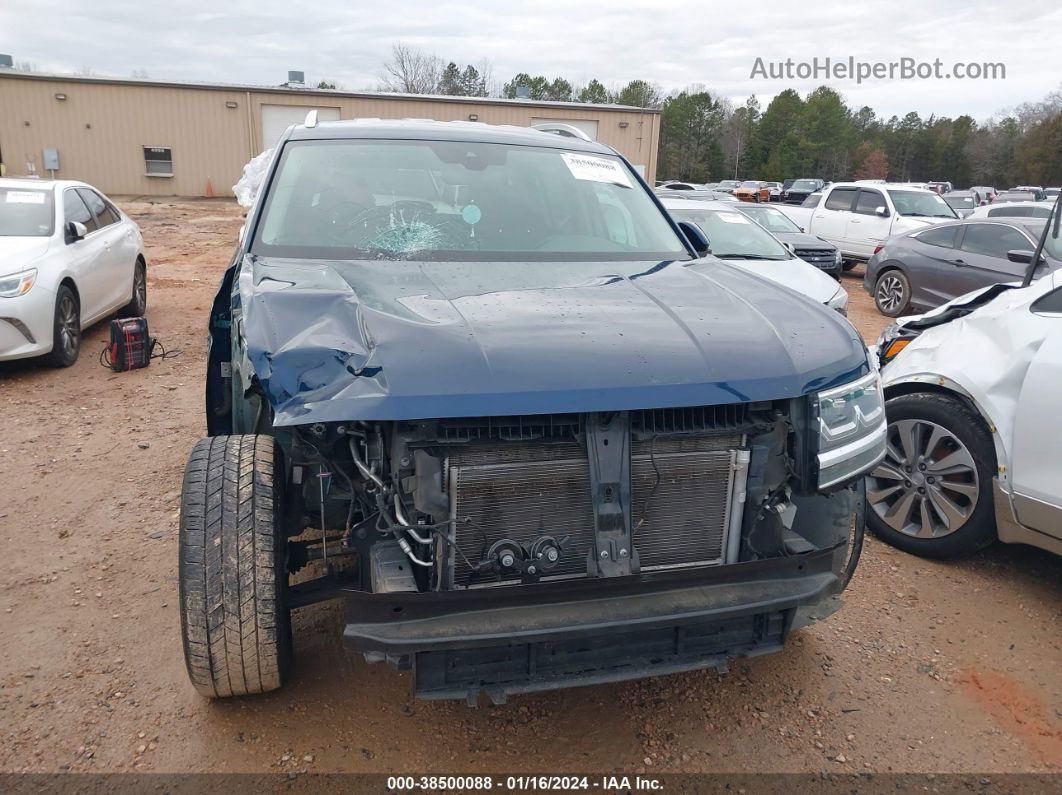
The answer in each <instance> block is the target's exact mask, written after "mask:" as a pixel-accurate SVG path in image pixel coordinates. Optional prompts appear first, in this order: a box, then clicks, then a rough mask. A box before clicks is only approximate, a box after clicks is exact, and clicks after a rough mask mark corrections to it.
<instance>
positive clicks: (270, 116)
mask: <svg viewBox="0 0 1062 795" xmlns="http://www.w3.org/2000/svg"><path fill="white" fill-rule="evenodd" d="M311 110H316V111H317V120H318V121H339V108H317V107H314V106H313V105H263V106H262V149H269V148H270V147H273V146H276V145H277V141H279V140H280V136H281V135H283V134H284V130H286V129H288V127H290V126H291V125H292V124H302V123H303V122H304V121H305V120H306V114H307V113H309V112H310V111H311Z"/></svg>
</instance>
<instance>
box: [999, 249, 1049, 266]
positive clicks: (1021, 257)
mask: <svg viewBox="0 0 1062 795" xmlns="http://www.w3.org/2000/svg"><path fill="white" fill-rule="evenodd" d="M1035 253H1036V252H1035V251H1024V250H1022V249H1015V250H1013V251H1008V252H1007V259H1009V260H1010V261H1011V262H1016V263H1018V264H1019V265H1028V264H1029V263H1030V262H1032V258H1033V254H1035ZM1045 262H1047V258H1046V257H1044V255H1043V254H1041V255H1040V262H1039V263H1038V264H1040V265H1042V264H1043V263H1045Z"/></svg>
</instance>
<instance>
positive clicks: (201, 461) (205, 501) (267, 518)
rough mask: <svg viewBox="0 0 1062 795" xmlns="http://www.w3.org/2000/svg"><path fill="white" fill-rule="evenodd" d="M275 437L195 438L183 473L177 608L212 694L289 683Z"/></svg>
mask: <svg viewBox="0 0 1062 795" xmlns="http://www.w3.org/2000/svg"><path fill="white" fill-rule="evenodd" d="M276 463H277V456H276V450H275V443H274V441H273V439H272V437H269V436H215V437H211V438H208V439H203V440H201V441H199V442H198V443H197V444H196V445H195V447H194V448H193V450H192V453H191V456H190V457H189V459H188V466H187V468H186V470H185V477H184V491H183V499H182V505H181V524H180V577H179V580H180V604H181V629H182V635H183V639H184V652H185V662H186V665H187V668H188V676H189V678H190V679H191V681H192V684H193V685H194V686H195V688H196V690H198V691H199V692H200V693H201V694H202V695H204V696H207V697H210V698H221V697H227V696H239V695H250V694H254V693H265V692H267V691H270V690H275V689H277V688H278V687H280V686H281V685H282V684H283V680H284V675H285V673H286V667H287V661H288V658H289V657H290V644H291V640H290V630H289V625H288V617H287V612H286V610H284V609H283V593H282V590H283V585H284V583H285V581H286V574H285V572H284V569H283V566H284V561H283V558H282V556H281V555H279V554H278V553H279V551H280V549H281V548H282V547H281V545H278V544H277V542H276V540H277V538H278V533H279V532H280V531H279V528H278V526H277V523H278V521H279V517H280V515H281V511H280V507H279V494H278V490H277V488H276V482H275V465H276Z"/></svg>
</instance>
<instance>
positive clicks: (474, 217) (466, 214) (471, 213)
mask: <svg viewBox="0 0 1062 795" xmlns="http://www.w3.org/2000/svg"><path fill="white" fill-rule="evenodd" d="M461 217H462V218H463V219H464V221H465V223H466V224H468V225H469V226H474V225H475V224H478V223H479V219H480V218H482V217H483V211H482V210H480V209H479V207H477V206H476V205H475V204H466V205H465V209H463V210H462V211H461Z"/></svg>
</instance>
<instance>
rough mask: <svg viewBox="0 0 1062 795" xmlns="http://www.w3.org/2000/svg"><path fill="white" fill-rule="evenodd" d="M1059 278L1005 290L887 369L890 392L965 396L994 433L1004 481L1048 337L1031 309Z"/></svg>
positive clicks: (932, 331) (918, 341)
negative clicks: (1021, 403) (1028, 380)
mask: <svg viewBox="0 0 1062 795" xmlns="http://www.w3.org/2000/svg"><path fill="white" fill-rule="evenodd" d="M1057 278H1058V277H1057V275H1052V276H1051V277H1046V276H1045V277H1044V278H1042V279H1040V280H1039V281H1037V282H1034V283H1033V285H1032V286H1031V287H1028V288H1024V289H1004V290H1001V291H1000V292H999V293H998V294H997V295H995V297H994V298H992V300H990V301H989V302H988V303H986V304H984V305H983V306H981V307H979V308H977V309H975V310H974V311H972V312H970V313H969V314H967V315H965V316H962V317H958V318H956V319H953V320H951V321H949V322H944V323H941V324H940V325H936V326H932V327H929V328H926V329H925V330H924V331H923V332H922V333H921V334H920V335H919V336H918V337H916V338H915V339H914V340H913V341H912V342H911V343H910V344H908V345H907V347H906V348H904V349H903V351H901V352H900V354H899V355H897V356H896V358H895V359H893V360H892V361H891V362H889V364H887V365H886V366H885V367H884V368H883V369H882V371H881V376H882V383H883V385H884V387H885V389H886V391H888V390H889V389H890V388H893V387H896V386H898V385H901V384H911V383H923V384H932V385H934V386H938V387H943V388H945V389H948V390H950V391H953V392H956V393H957V394H960V395H963V396H964V397H967V398H968V399H969V400H970V401H971V402H972V403H973V404H974V406H975V407H976V408H977V410H978V412H980V414H981V416H982V417H983V418H984V419H985V421H986V423H987V424H988V426H989V429H990V430H991V431H992V437H993V441H994V443H995V445H996V457H997V460H998V461H999V463H1000V465H1001V470H1000V472H999V477H1000V480H1001V481H1006V480H1007V478H1008V474H1009V467H1007V466H1006V465H1007V463H1008V462H1009V461H1010V459H1011V451H1012V449H1013V439H1014V420H1015V417H1016V415H1017V405H1018V398H1019V396H1020V394H1021V388H1022V384H1023V383H1024V382H1025V375H1026V373H1027V371H1028V369H1029V365H1030V364H1031V363H1032V360H1033V358H1034V357H1035V356H1036V353H1037V351H1038V350H1039V349H1040V346H1041V345H1042V344H1043V342H1044V340H1045V339H1046V332H1045V326H1044V324H1043V323H1042V322H1037V318H1036V316H1035V315H1033V314H1032V313H1031V312H1029V306H1030V305H1031V304H1032V303H1033V302H1034V301H1035V300H1036V299H1037V298H1039V297H1040V296H1041V295H1043V294H1044V293H1046V292H1048V291H1049V290H1051V289H1053V288H1054V287H1055V281H1056V280H1057ZM970 300H971V296H962V297H960V298H958V299H955V301H953V302H951V304H952V305H954V304H959V303H963V304H965V303H967V302H969V301H970ZM942 310H944V311H943V312H942ZM946 313H947V310H946V309H945V308H944V307H938V308H937V309H935V310H933V312H932V313H927V314H926V316H920V317H910V318H904V319H903V320H902V321H901V323H900V325H907V324H910V323H911V322H912V321H916V322H917V321H918V320H919V319H921V318H924V317H932V316H939V315H942V314H946Z"/></svg>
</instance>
